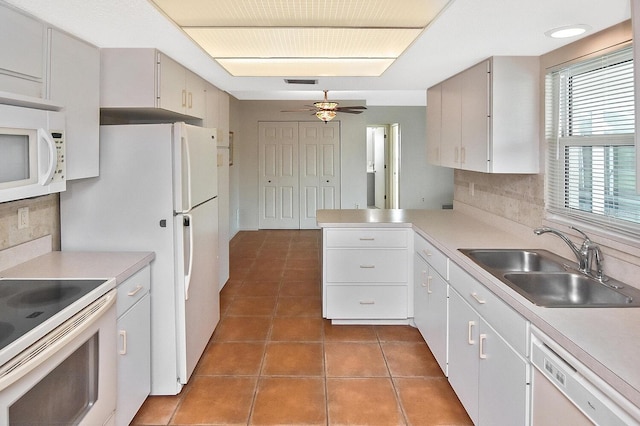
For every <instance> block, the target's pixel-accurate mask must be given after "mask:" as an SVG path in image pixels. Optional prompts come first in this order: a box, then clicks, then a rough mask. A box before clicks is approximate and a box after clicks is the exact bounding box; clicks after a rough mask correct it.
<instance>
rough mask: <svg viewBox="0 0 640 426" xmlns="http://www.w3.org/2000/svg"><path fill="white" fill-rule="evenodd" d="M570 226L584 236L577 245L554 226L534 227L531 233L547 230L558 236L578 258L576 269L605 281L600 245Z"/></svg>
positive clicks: (538, 233)
mask: <svg viewBox="0 0 640 426" xmlns="http://www.w3.org/2000/svg"><path fill="white" fill-rule="evenodd" d="M570 228H571V229H573V230H574V231H577V232H579V233H580V234H581V235H582V236H583V237H584V241H583V242H582V244H581V245H580V246H579V247H578V246H577V245H576V244H575V243H573V241H571V240H570V239H569V238H568V237H567V236H566V235H565V234H563V233H562V232H560V231H558V230H557V229H554V228H536V229H534V230H533V233H534V234H536V235H542V234H546V233H547V232H549V233H551V234H553V235H556V236H558V237H560V238H561V239H562V240H563V241H564V242H565V243H567V245H568V246H569V248H570V249H571V251H572V252H573V254H574V255H575V256H576V259H578V270H579V271H580V272H582V273H583V274H586V275H589V276H592V277H594V278H596V279H597V280H598V281H600V282H601V283H605V282H606V281H608V278H607V276H606V275H605V274H604V259H603V256H602V251H601V250H600V247H598V245H597V244H595V243H594V242H593V241H591V239H590V238H589V236H588V235H587V234H585V233H584V232H582V231H581V230H579V229H578V228H576V227H574V226H571V227H570ZM594 260H595V263H596V272H595V273H593V272H592V270H593V262H594ZM615 287H617V286H615ZM618 288H619V287H618Z"/></svg>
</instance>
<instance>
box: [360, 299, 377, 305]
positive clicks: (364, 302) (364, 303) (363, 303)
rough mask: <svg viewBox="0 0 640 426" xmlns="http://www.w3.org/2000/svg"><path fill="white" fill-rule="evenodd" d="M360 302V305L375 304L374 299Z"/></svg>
mask: <svg viewBox="0 0 640 426" xmlns="http://www.w3.org/2000/svg"><path fill="white" fill-rule="evenodd" d="M360 304H361V305H375V304H376V302H375V301H374V300H361V301H360Z"/></svg>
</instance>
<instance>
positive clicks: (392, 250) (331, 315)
mask: <svg viewBox="0 0 640 426" xmlns="http://www.w3.org/2000/svg"><path fill="white" fill-rule="evenodd" d="M412 232H413V231H412V230H411V229H381V228H341V229H333V228H324V229H323V271H322V276H323V280H322V284H323V304H322V311H323V316H324V317H325V318H327V319H331V320H332V321H333V322H334V323H341V322H344V323H358V324H380V323H399V321H403V323H405V324H406V323H407V320H408V318H409V316H413V302H411V306H409V302H410V301H412V300H413V287H411V288H410V287H409V276H410V274H409V271H410V269H411V261H412V258H411V257H410V256H409V251H410V248H411V246H412V245H413V244H412V243H413V240H412V239H411V236H412Z"/></svg>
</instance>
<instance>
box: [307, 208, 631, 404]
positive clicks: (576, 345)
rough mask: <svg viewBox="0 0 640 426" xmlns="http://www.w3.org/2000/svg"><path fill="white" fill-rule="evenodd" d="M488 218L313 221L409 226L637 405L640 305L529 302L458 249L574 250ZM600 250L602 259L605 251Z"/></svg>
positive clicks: (390, 213) (381, 216)
mask: <svg viewBox="0 0 640 426" xmlns="http://www.w3.org/2000/svg"><path fill="white" fill-rule="evenodd" d="M488 219H489V218H488V217H486V216H482V215H480V216H476V215H475V214H470V213H469V212H468V211H458V210H319V211H318V214H317V221H318V225H319V226H320V227H322V228H362V227H384V228H389V227H412V228H413V230H414V231H415V232H416V233H417V234H419V235H421V236H422V237H424V238H425V239H427V240H428V241H429V242H430V243H432V244H433V245H434V246H435V247H436V248H438V249H439V250H440V251H442V253H444V254H445V255H446V256H447V257H448V258H449V259H451V261H453V262H454V263H456V264H457V265H458V266H460V267H461V268H462V269H464V270H465V271H466V272H467V273H469V274H470V275H472V276H473V277H474V278H475V279H477V280H478V281H480V282H481V283H482V284H483V285H485V286H486V287H487V288H488V289H489V290H491V291H492V292H493V293H495V294H496V295H497V296H498V297H500V298H501V299H502V300H504V301H505V302H506V303H507V304H509V305H510V306H511V307H512V308H513V309H514V310H516V311H517V312H519V313H520V314H521V315H522V316H523V317H524V318H526V319H527V320H528V321H530V322H531V324H533V325H535V326H536V327H537V328H539V329H540V330H542V331H543V332H545V333H546V334H547V335H549V336H550V337H551V338H553V339H554V340H555V341H556V342H557V343H558V344H560V345H561V346H562V347H563V348H564V349H566V350H567V351H568V352H569V353H571V354H572V355H573V356H574V357H575V358H577V359H578V360H579V361H581V362H582V363H583V364H585V365H586V366H587V367H588V368H590V369H591V370H592V371H593V372H594V373H596V374H597V375H598V376H599V377H601V378H602V379H603V380H604V381H605V382H607V383H608V384H609V385H611V386H612V387H613V388H614V389H616V390H617V391H618V392H619V393H620V394H622V395H623V396H625V397H626V398H627V399H629V401H631V402H632V403H633V404H635V405H636V406H638V407H640V368H638V366H637V354H638V353H640V309H638V308H544V307H539V306H536V305H534V304H532V303H531V302H529V301H528V300H527V299H525V298H524V297H522V296H521V295H520V294H518V293H517V292H515V291H514V290H512V289H511V288H509V287H508V286H506V285H505V284H503V283H502V282H501V281H499V280H498V279H497V278H495V277H493V276H492V275H491V274H490V273H489V272H487V271H485V270H484V269H482V268H481V267H479V266H478V265H476V264H475V263H474V262H473V261H472V260H471V259H469V258H467V257H466V256H465V255H463V254H462V253H461V252H460V251H458V249H460V248H530V249H541V248H542V249H547V250H549V251H552V252H555V253H557V254H559V255H561V256H563V257H565V258H567V259H570V260H571V261H573V259H574V256H573V254H572V253H571V252H570V251H569V249H568V247H567V246H566V245H565V244H564V243H562V242H561V241H560V240H559V239H557V238H553V237H544V236H536V235H534V234H533V232H532V230H531V229H530V228H527V227H525V226H522V225H518V224H514V223H511V222H510V223H503V221H505V219H496V221H492V220H488ZM596 242H597V240H596ZM604 254H605V260H606V255H607V253H606V251H605V253H604ZM612 275H613V274H612ZM614 278H620V277H615V276H614Z"/></svg>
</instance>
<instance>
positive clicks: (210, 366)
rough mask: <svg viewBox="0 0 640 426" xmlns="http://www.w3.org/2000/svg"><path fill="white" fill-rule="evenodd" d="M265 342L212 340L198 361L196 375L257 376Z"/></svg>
mask: <svg viewBox="0 0 640 426" xmlns="http://www.w3.org/2000/svg"><path fill="white" fill-rule="evenodd" d="M264 351H265V344H264V343H248V342H211V343H210V344H209V346H208V347H207V349H206V350H205V352H204V354H202V358H200V361H199V362H198V366H197V368H196V371H195V374H196V375H203V376H205V375H227V376H231V375H236V376H250V375H253V376H257V375H258V374H260V366H261V364H262V358H263V357H264Z"/></svg>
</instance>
